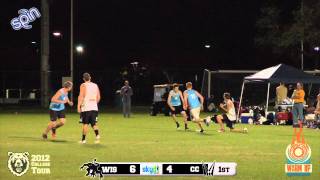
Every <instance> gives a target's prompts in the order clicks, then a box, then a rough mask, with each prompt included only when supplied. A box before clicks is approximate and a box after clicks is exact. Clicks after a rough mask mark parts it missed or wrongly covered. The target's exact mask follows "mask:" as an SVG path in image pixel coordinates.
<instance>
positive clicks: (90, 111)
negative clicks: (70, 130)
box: [77, 73, 101, 144]
mask: <svg viewBox="0 0 320 180" xmlns="http://www.w3.org/2000/svg"><path fill="white" fill-rule="evenodd" d="M83 80H84V83H82V84H81V86H80V93H79V97H78V106H77V109H78V112H79V113H81V119H82V124H83V127H82V140H81V141H80V143H82V144H85V143H86V135H87V132H88V125H89V124H90V125H91V127H92V128H93V130H94V133H95V134H96V140H95V143H99V142H100V135H99V129H98V125H97V119H98V103H99V101H100V98H101V97H100V90H99V87H98V85H97V84H95V83H93V82H91V76H90V74H89V73H84V74H83Z"/></svg>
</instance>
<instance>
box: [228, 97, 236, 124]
mask: <svg viewBox="0 0 320 180" xmlns="http://www.w3.org/2000/svg"><path fill="white" fill-rule="evenodd" d="M229 101H231V100H227V102H226V104H228V102H229ZM231 102H232V101H231ZM226 115H227V117H228V119H229V120H230V121H235V120H237V115H236V109H235V107H234V104H233V102H232V107H231V108H230V110H229V111H228V112H227V113H226Z"/></svg>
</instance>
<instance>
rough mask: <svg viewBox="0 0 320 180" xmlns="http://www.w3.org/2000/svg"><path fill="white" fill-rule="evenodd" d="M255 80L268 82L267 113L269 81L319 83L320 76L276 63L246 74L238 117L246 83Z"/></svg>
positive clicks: (268, 91) (266, 109) (268, 92)
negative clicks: (251, 73)
mask: <svg viewBox="0 0 320 180" xmlns="http://www.w3.org/2000/svg"><path fill="white" fill-rule="evenodd" d="M255 82H265V83H267V84H268V89H267V101H266V108H265V114H266V115H267V111H268V105H269V94H270V84H271V83H280V82H283V83H297V82H302V83H317V84H320V77H319V76H314V75H312V74H308V73H305V72H303V71H301V70H298V69H296V68H294V67H291V66H288V65H285V64H278V65H276V66H272V67H269V68H266V69H263V70H261V71H259V72H257V73H255V74H253V75H250V76H247V77H245V78H244V80H243V83H242V88H241V95H240V102H239V109H238V117H240V116H239V115H240V108H241V104H242V98H243V91H244V88H245V84H246V83H255Z"/></svg>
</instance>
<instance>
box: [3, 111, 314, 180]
mask: <svg viewBox="0 0 320 180" xmlns="http://www.w3.org/2000/svg"><path fill="white" fill-rule="evenodd" d="M78 117H79V115H78V114H67V124H66V125H65V126H64V127H62V128H61V129H58V138H57V140H56V141H50V140H48V141H43V140H42V139H41V132H42V131H43V129H44V128H45V126H46V125H47V123H48V115H47V114H46V113H34V114H33V113H19V114H14V113H5V114H4V113H2V114H0V160H1V161H0V179H3V180H4V179H5V180H7V179H21V180H23V179H32V180H37V179H63V180H64V179H90V178H87V177H85V176H84V174H85V172H84V171H80V170H79V167H80V166H81V165H82V164H83V163H84V162H88V161H92V159H93V158H97V159H98V161H104V162H201V161H207V162H210V161H218V162H236V163H237V164H238V166H237V175H236V176H234V177H211V178H209V177H174V178H177V179H201V178H202V179H212V178H213V179H244V180H248V179H268V180H273V179H303V178H302V177H293V178H289V177H287V176H286V174H285V172H284V164H285V149H286V147H287V145H288V144H289V143H290V142H291V139H292V135H293V130H292V128H291V127H289V126H252V125H241V124H240V125H237V127H240V128H242V127H244V126H246V127H248V129H249V133H248V134H237V133H230V132H226V133H223V134H219V133H217V132H216V130H217V129H218V127H217V125H214V126H210V127H209V128H205V129H206V133H205V134H204V135H202V134H199V133H198V132H195V130H196V129H197V127H196V125H195V124H192V123H190V128H191V129H192V131H191V132H184V131H177V130H176V129H175V124H174V123H173V122H172V120H171V118H169V117H164V116H162V115H160V116H156V117H152V116H149V115H148V114H147V113H140V114H134V115H133V117H132V118H131V119H123V118H122V116H121V114H119V113H101V114H100V116H99V126H100V132H101V136H102V140H101V144H99V145H96V144H93V141H94V133H93V131H92V130H91V129H90V133H89V135H88V139H87V144H85V145H80V144H78V141H79V140H80V137H81V126H80V125H79V124H78ZM304 135H305V139H306V141H307V143H308V144H309V145H310V146H311V148H312V157H311V158H312V159H311V160H312V163H313V173H312V175H311V177H306V179H320V175H319V172H320V170H319V162H320V131H316V130H312V129H304ZM8 151H13V152H24V151H27V152H29V153H30V154H49V155H51V175H50V176H48V175H37V176H35V175H33V174H32V172H31V171H30V169H29V171H28V172H27V174H25V175H23V176H22V177H15V176H13V175H12V174H11V173H10V172H9V170H8V168H7V160H8V156H7V152H8ZM133 178H136V179H137V178H139V179H160V178H159V177H144V178H143V177H107V179H133ZM163 178H165V179H172V178H173V177H163ZM161 179H162V178H161Z"/></svg>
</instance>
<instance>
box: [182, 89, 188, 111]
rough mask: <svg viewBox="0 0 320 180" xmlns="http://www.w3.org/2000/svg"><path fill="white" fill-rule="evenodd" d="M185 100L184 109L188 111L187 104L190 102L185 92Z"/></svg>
mask: <svg viewBox="0 0 320 180" xmlns="http://www.w3.org/2000/svg"><path fill="white" fill-rule="evenodd" d="M183 99H184V102H185V104H184V105H183V109H184V110H187V102H188V93H187V92H186V91H184V92H183Z"/></svg>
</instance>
